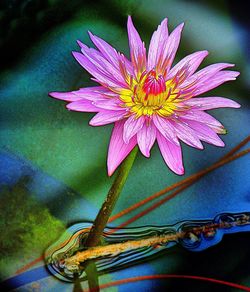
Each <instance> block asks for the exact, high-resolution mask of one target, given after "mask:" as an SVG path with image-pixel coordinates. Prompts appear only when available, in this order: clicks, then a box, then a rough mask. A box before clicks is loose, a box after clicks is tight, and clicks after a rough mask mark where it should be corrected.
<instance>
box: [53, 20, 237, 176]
mask: <svg viewBox="0 0 250 292" xmlns="http://www.w3.org/2000/svg"><path fill="white" fill-rule="evenodd" d="M183 25H184V24H180V25H179V26H177V27H176V28H175V29H174V30H173V31H172V32H171V33H170V34H169V33H168V26H167V19H164V20H163V21H162V23H161V24H160V25H159V26H158V29H157V30H156V31H155V32H154V34H153V36H152V38H151V41H150V45H149V49H148V54H147V55H146V48H145V45H144V43H143V42H142V40H141V38H140V36H139V34H138V32H137V31H136V29H135V27H134V25H133V23H132V19H131V17H130V16H129V17H128V24H127V27H128V39H129V47H130V59H131V60H128V59H127V58H126V57H125V56H124V55H123V54H121V53H119V52H117V51H116V50H115V49H114V48H113V47H111V46H110V45H109V44H108V43H107V42H105V41H104V40H102V39H101V38H99V37H97V36H95V35H93V34H91V33H89V35H90V38H91V40H92V42H93V43H94V45H95V46H96V48H97V49H93V48H89V47H87V46H86V45H84V44H83V43H81V42H80V41H78V44H79V46H80V48H81V53H79V52H73V55H74V57H75V58H76V60H77V61H78V62H79V63H80V65H81V66H82V67H83V68H84V69H86V70H87V71H88V72H89V73H90V74H91V75H92V76H93V77H94V78H93V80H94V81H96V82H98V83H99V84H100V85H99V86H96V87H88V88H80V89H79V90H77V91H71V92H51V93H50V95H51V96H52V97H55V98H58V99H61V100H65V101H68V102H69V104H67V108H68V109H69V110H74V111H82V112H97V114H96V115H95V116H94V117H93V118H92V119H91V121H90V125H91V126H101V125H106V124H110V123H114V128H113V132H112V135H111V139H110V144H109V151H108V163H107V164H108V174H109V175H112V174H113V172H114V171H115V169H116V168H117V167H118V165H119V164H120V163H121V162H122V161H123V160H124V158H125V157H126V156H127V155H128V154H129V153H130V151H131V150H132V149H133V148H134V147H135V146H136V145H137V144H138V146H139V149H140V151H141V153H142V154H143V155H144V156H146V157H149V156H150V150H151V148H152V146H153V144H154V142H155V141H156V140H157V143H158V145H159V148H160V151H161V154H162V156H163V158H164V160H165V162H166V164H167V165H168V166H169V168H170V169H171V170H172V171H174V172H175V173H177V174H180V175H181V174H183V173H184V168H183V163H182V151H181V145H180V142H179V140H181V141H183V142H185V143H186V144H188V145H190V146H192V147H195V148H198V149H202V148H203V145H202V143H201V141H205V142H207V143H210V144H213V145H216V146H224V143H223V141H222V140H221V139H220V137H219V136H218V135H217V134H225V132H226V131H225V128H224V127H223V125H222V124H221V123H220V122H219V121H217V120H216V119H215V118H213V117H212V116H211V115H209V114H208V113H206V112H205V111H206V110H210V109H214V108H220V107H232V108H238V107H240V105H239V104H238V103H236V102H235V101H232V100H230V99H227V98H224V97H199V96H200V95H201V94H203V93H204V92H207V91H208V90H210V89H213V88H215V87H217V86H219V85H220V84H222V83H224V82H226V81H230V80H235V79H236V77H237V76H238V75H239V72H237V71H230V70H224V69H226V68H230V67H233V66H234V65H233V64H228V63H217V64H213V65H210V66H207V67H205V68H203V69H201V70H199V71H198V72H195V71H196V70H197V68H198V67H199V65H200V64H201V62H202V61H203V59H204V58H205V57H206V56H207V55H208V52H207V51H198V52H195V53H192V54H190V55H188V56H186V57H185V58H184V59H182V60H181V61H180V62H179V63H177V64H176V65H175V66H173V67H172V63H173V60H174V57H175V54H176V51H177V49H178V46H179V42H180V38H181V32H182V29H183Z"/></svg>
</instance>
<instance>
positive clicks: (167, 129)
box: [153, 115, 180, 145]
mask: <svg viewBox="0 0 250 292" xmlns="http://www.w3.org/2000/svg"><path fill="white" fill-rule="evenodd" d="M153 122H154V124H155V126H156V128H157V129H158V130H159V131H160V132H161V134H162V135H163V136H164V137H165V138H166V139H168V140H169V141H171V142H173V143H175V144H176V145H179V144H180V143H179V141H178V139H177V136H176V132H175V128H174V127H173V125H172V124H171V123H170V122H169V121H168V120H167V119H165V118H161V117H159V116H158V115H154V116H153Z"/></svg>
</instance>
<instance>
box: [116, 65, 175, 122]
mask: <svg viewBox="0 0 250 292" xmlns="http://www.w3.org/2000/svg"><path fill="white" fill-rule="evenodd" d="M130 88H131V89H130V90H129V89H126V90H123V91H122V93H121V94H120V99H121V100H122V101H123V102H124V104H125V107H128V108H129V109H130V112H131V113H135V114H136V116H137V117H140V116H142V115H144V116H152V115H153V114H159V115H160V116H170V115H172V114H173V113H174V110H175V109H176V108H177V103H178V100H177V98H178V96H179V93H178V90H177V89H176V83H175V81H174V79H172V80H167V81H165V79H164V77H163V76H162V75H157V73H156V71H155V70H151V71H149V72H146V71H145V72H143V73H142V75H141V77H140V78H139V80H134V79H132V80H131V84H130Z"/></svg>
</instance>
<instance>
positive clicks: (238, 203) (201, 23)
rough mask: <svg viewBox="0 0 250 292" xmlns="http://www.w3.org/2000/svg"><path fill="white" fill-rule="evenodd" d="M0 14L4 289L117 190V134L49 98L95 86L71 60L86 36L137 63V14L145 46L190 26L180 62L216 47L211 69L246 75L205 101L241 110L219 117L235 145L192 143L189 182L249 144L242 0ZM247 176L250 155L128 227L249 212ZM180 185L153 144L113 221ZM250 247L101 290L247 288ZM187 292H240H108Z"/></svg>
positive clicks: (12, 4) (151, 266)
mask: <svg viewBox="0 0 250 292" xmlns="http://www.w3.org/2000/svg"><path fill="white" fill-rule="evenodd" d="M239 2H240V1H239ZM0 8H1V10H0V21H1V24H2V25H1V30H2V31H1V34H0V36H1V38H0V41H1V42H0V50H1V51H0V52H1V57H2V61H1V62H2V69H1V73H0V83H1V89H0V98H1V132H0V135H1V136H0V141H1V142H0V145H1V173H0V183H1V205H0V214H1V215H0V219H1V224H0V228H1V230H0V234H1V235H0V238H1V239H0V240H1V241H0V242H1V251H0V255H1V260H0V273H1V277H2V280H4V279H6V278H9V277H12V276H13V275H14V273H15V271H16V270H17V269H18V268H20V267H22V266H23V265H24V264H26V263H28V262H30V261H31V260H33V259H35V258H37V257H40V256H41V255H42V253H43V251H44V249H45V248H46V247H47V246H48V245H49V244H50V243H51V242H53V241H54V240H55V239H56V238H57V237H58V236H59V235H60V234H61V233H62V231H63V230H64V229H65V228H66V227H67V226H70V225H71V224H73V223H75V222H79V221H93V220H94V218H95V216H96V214H97V212H98V209H99V208H100V206H101V204H102V202H103V200H104V198H105V196H106V193H107V191H108V189H109V187H110V185H111V183H112V178H108V177H107V172H106V155H107V148H108V143H109V138H110V133H111V129H112V126H105V127H95V128H94V127H90V126H89V125H88V121H89V120H90V118H91V116H92V115H91V114H87V113H77V112H69V111H67V110H66V109H65V103H64V102H61V101H58V100H54V99H51V98H49V97H48V92H50V91H63V90H65V91H70V90H73V89H77V88H79V87H85V86H92V85H94V83H93V82H92V81H90V76H89V74H88V73H87V72H85V71H84V70H83V69H82V68H81V67H80V66H79V65H78V64H77V62H76V61H75V60H74V59H73V57H72V55H71V51H72V50H78V48H77V45H76V40H77V39H80V40H81V41H82V42H84V43H86V44H87V45H89V46H92V45H91V43H90V40H89V38H88V35H87V31H88V30H90V31H91V32H93V33H94V34H96V35H98V36H100V37H102V38H103V39H105V40H106V41H108V42H109V43H111V44H112V45H113V46H114V47H115V48H117V49H118V50H119V51H121V52H123V53H125V54H126V55H128V44H127V43H128V42H127V33H126V20H127V15H128V14H130V15H132V17H133V20H134V24H135V26H136V27H137V29H138V31H139V33H140V35H141V37H142V39H143V40H145V42H146V45H148V44H149V40H150V36H151V34H152V33H153V31H154V30H155V29H156V27H157V25H158V24H159V23H160V21H161V20H162V19H163V18H165V17H168V18H169V28H170V31H171V30H172V29H173V28H174V27H175V26H176V25H177V24H179V23H180V22H182V21H184V22H185V28H184V32H183V38H182V41H181V45H180V48H179V51H178V53H177V59H176V61H177V60H178V59H181V58H182V57H183V56H185V55H187V54H189V53H192V52H194V51H197V50H204V49H207V50H208V51H209V52H210V54H209V56H208V57H207V59H206V61H205V62H204V64H203V66H204V65H208V64H210V63H214V62H230V63H235V64H236V70H239V71H240V72H241V75H240V77H239V79H238V80H237V81H234V82H231V83H227V84H224V85H222V86H221V87H220V88H217V89H215V90H213V91H212V92H210V93H209V95H207V96H213V95H214V96H225V97H230V98H232V99H234V100H236V101H238V102H239V103H240V104H241V105H242V107H241V109H238V110H236V109H218V110H214V111H213V114H214V116H215V117H216V118H218V119H219V120H220V121H221V122H222V123H223V124H224V125H225V127H226V128H227V130H228V134H227V135H225V136H222V139H223V140H224V141H225V143H226V147H225V148H216V147H214V146H211V145H208V144H206V145H205V150H203V151H199V150H196V149H192V148H190V147H188V146H185V145H183V157H184V164H185V169H186V172H185V176H184V177H186V176H188V175H190V174H193V173H194V172H197V171H199V170H200V169H202V168H204V167H206V166H209V165H210V164H212V163H213V162H215V161H216V160H217V159H219V158H220V157H222V156H223V155H224V154H225V153H226V152H228V151H229V150H230V149H231V148H232V147H234V146H235V145H236V144H237V143H239V142H240V141H241V140H242V139H244V138H245V137H246V136H247V135H249V122H250V118H249V97H248V92H249V79H250V78H249V77H250V76H249V74H250V73H249V47H247V44H248V43H249V26H248V23H247V18H245V17H244V11H246V10H247V9H246V7H244V6H243V5H240V4H237V3H233V1H232V2H226V1H173V0H169V1H163V0H159V1H148V0H146V1H115V0H111V1H97V2H95V3H94V4H93V3H91V1H89V2H87V1H76V0H74V1H56V0H55V1H35V0H34V1H26V0H23V1H3V3H2V4H1V6H0ZM249 175H250V171H249V157H248V156H245V157H243V158H241V159H239V160H236V161H234V162H231V163H230V164H227V165H225V166H223V167H222V168H220V169H218V170H216V171H214V172H213V173H211V174H209V175H207V176H206V177H205V178H203V179H202V180H201V181H199V182H197V183H195V185H193V186H192V187H190V188H189V189H187V190H185V191H184V192H183V193H181V194H180V195H178V196H177V197H175V198H174V199H172V200H171V201H169V202H168V203H166V204H164V205H161V206H160V207H159V208H157V209H156V210H154V211H153V212H151V213H149V214H147V216H144V217H141V218H140V219H139V220H137V221H136V222H134V223H133V224H132V225H131V226H141V225H166V224H173V223H176V222H178V221H180V220H186V219H207V218H213V217H215V215H216V214H218V213H222V212H243V211H250V181H249ZM182 178H183V177H179V176H177V175H175V174H173V173H171V172H170V170H169V169H168V168H167V167H166V165H165V164H164V162H163V160H162V158H161V155H160V152H159V150H158V147H157V146H156V145H155V146H154V148H153V150H152V155H151V158H150V159H146V158H145V157H143V156H142V155H141V154H139V155H138V156H137V158H136V161H135V164H134V167H133V169H132V171H131V173H130V175H129V178H128V181H127V184H126V186H125V188H124V190H123V192H122V194H121V197H120V199H119V201H118V203H117V205H116V207H115V210H114V214H115V213H117V212H119V211H120V210H122V209H124V208H126V207H128V206H129V205H131V204H133V203H135V202H137V201H138V200H141V199H143V198H145V197H146V196H149V195H150V194H152V193H154V192H156V191H158V190H160V189H162V188H164V187H166V186H167V185H170V184H172V183H174V182H176V181H179V180H181V179H182ZM137 211H138V210H137ZM130 216H131V215H130V214H128V215H127V216H126V217H125V218H121V219H119V220H117V221H115V222H113V223H112V225H113V226H116V225H118V224H120V223H122V222H123V221H125V220H126V219H128V218H130ZM249 243H250V237H249V234H235V235H232V236H226V237H225V238H224V240H223V241H222V242H221V243H220V244H218V245H217V246H215V247H212V248H210V249H208V250H206V251H204V252H202V253H191V252H188V251H185V250H183V249H181V248H180V247H176V248H173V249H171V250H169V251H168V252H167V254H166V256H164V257H161V258H157V259H155V260H152V261H150V262H147V263H144V264H141V265H137V266H134V267H131V268H129V269H126V270H123V271H120V272H116V273H112V274H109V275H106V276H103V277H101V278H100V282H101V283H102V282H105V281H110V280H116V279H119V278H123V277H131V276H137V275H143V274H145V275H146V274H158V273H175V274H190V275H201V276H206V277H215V278H218V279H224V280H228V281H232V282H237V283H241V284H242V285H250V277H249V274H250V273H249V272H250V270H249V265H248V262H249ZM41 264H42V262H40V263H39V264H38V265H37V266H40V265H41ZM48 276H49V275H48ZM31 281H32V278H31V279H30V280H29V282H31ZM181 285H185V291H211V289H213V290H215V291H234V290H233V289H230V288H228V287H226V288H224V287H223V286H219V285H215V284H207V283H203V282H197V281H191V280H178V281H177V280H171V281H170V280H167V281H159V282H158V281H145V282H138V283H133V284H127V285H124V286H120V287H118V288H110V291H117V290H119V291H127V290H128V289H135V291H160V290H165V289H168V291H179V290H180V289H181ZM14 286H15V285H14V284H13V287H14ZM83 286H85V284H83ZM72 288H73V286H72V285H71V284H65V283H63V282H59V281H57V280H56V279H54V278H53V277H47V278H44V279H42V280H39V281H35V282H33V283H30V284H27V285H26V286H21V287H20V288H19V291H72ZM223 289H225V290H223Z"/></svg>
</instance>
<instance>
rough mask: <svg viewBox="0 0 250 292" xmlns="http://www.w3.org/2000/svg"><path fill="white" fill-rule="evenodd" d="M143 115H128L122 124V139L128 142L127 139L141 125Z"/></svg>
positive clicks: (139, 128)
mask: <svg viewBox="0 0 250 292" xmlns="http://www.w3.org/2000/svg"><path fill="white" fill-rule="evenodd" d="M144 121H145V119H144V117H143V116H141V117H140V118H135V116H131V117H129V118H128V119H127V120H126V122H125V124H124V131H123V140H124V142H125V143H126V144H128V142H129V140H130V139H131V138H132V137H133V136H134V135H135V134H136V133H137V132H138V131H139V130H141V128H142V127H143V124H144Z"/></svg>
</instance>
